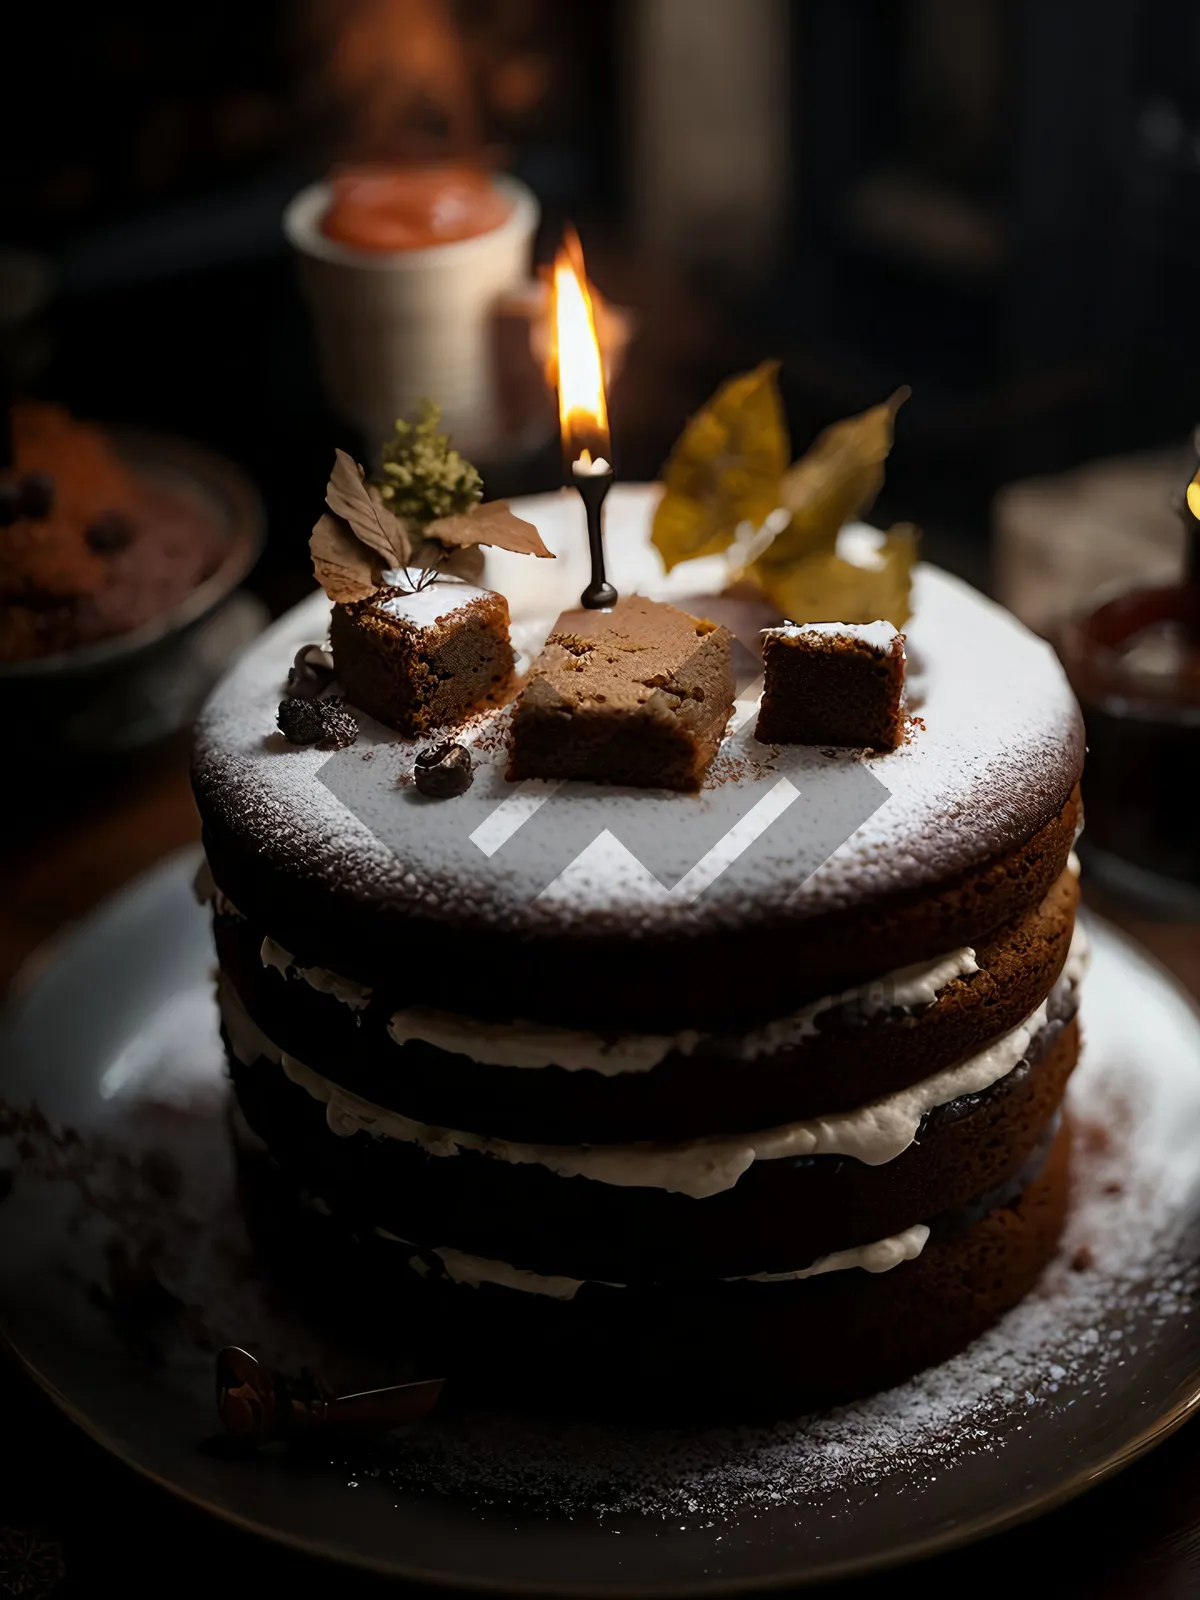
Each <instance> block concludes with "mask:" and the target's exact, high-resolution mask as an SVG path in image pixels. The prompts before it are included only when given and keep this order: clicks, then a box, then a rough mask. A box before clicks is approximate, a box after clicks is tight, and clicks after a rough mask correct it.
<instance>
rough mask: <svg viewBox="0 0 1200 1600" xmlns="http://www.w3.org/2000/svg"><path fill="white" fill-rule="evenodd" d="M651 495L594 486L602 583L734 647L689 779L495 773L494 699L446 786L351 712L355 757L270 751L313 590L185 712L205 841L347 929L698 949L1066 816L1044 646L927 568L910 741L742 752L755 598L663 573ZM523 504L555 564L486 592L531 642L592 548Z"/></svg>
mask: <svg viewBox="0 0 1200 1600" xmlns="http://www.w3.org/2000/svg"><path fill="white" fill-rule="evenodd" d="M654 496H655V490H654V489H652V488H650V487H634V486H629V487H626V488H622V487H621V486H618V487H617V488H616V489H615V490H614V491H613V493H612V495H611V496H610V499H609V519H608V532H607V542H608V552H609V567H610V573H611V575H612V578H613V581H614V582H615V583H616V584H617V585H618V587H619V589H620V590H621V591H622V592H623V593H626V594H628V593H630V592H632V591H634V590H636V589H639V588H640V589H643V590H647V591H649V592H650V593H652V594H654V595H656V596H659V597H661V598H664V599H669V600H675V601H677V602H679V604H681V605H682V606H685V607H687V608H688V609H689V610H692V611H694V612H696V613H698V614H701V615H704V614H706V613H707V614H708V615H710V616H714V617H716V618H718V619H720V620H721V621H723V622H727V623H728V624H729V625H730V626H731V628H732V629H733V631H734V632H735V633H736V634H737V635H738V637H739V638H740V639H741V640H742V643H743V645H745V646H746V650H745V651H744V652H743V667H744V671H743V676H742V679H741V681H740V682H739V690H738V693H739V699H738V703H737V705H736V706H735V714H734V718H733V720H732V723H731V733H730V734H729V735H728V736H727V737H726V740H725V742H724V745H723V747H722V750H721V752H720V754H719V755H718V756H717V758H716V760H715V761H714V763H713V766H712V768H711V769H710V772H709V775H708V778H707V779H706V781H705V785H704V787H703V789H702V790H701V791H700V793H699V794H697V795H687V794H671V793H664V792H661V791H656V790H625V789H621V788H614V787H602V786H599V785H588V784H582V783H570V784H564V785H561V786H555V785H551V784H547V783H544V782H530V783H526V784H513V783H509V782H507V781H506V779H505V777H504V769H505V764H506V751H505V731H506V721H505V719H506V717H507V713H506V712H487V713H484V714H483V715H482V716H480V717H479V718H477V719H475V720H474V721H473V722H472V723H470V724H468V725H467V726H466V727H465V728H464V729H462V730H460V731H459V732H458V734H457V735H456V737H458V738H459V739H460V741H461V742H463V743H465V744H467V745H469V746H470V748H471V750H472V754H473V756H474V759H475V771H476V777H475V781H474V783H473V785H472V787H471V789H470V790H469V791H468V792H467V793H466V794H464V795H461V796H459V797H457V798H455V799H453V800H448V801H428V800H425V799H423V798H422V797H421V796H420V795H418V794H417V792H416V791H415V789H414V788H413V787H412V784H411V771H412V765H413V760H414V757H415V754H416V752H417V750H418V749H419V748H420V747H421V744H422V742H423V741H413V740H408V739H405V738H403V737H401V736H399V735H397V734H394V733H392V732H390V731H389V730H387V729H385V728H383V727H382V726H381V725H379V724H378V723H375V722H373V721H372V720H371V719H370V718H368V717H366V716H364V715H361V714H360V716H359V721H360V724H361V727H362V734H361V736H360V738H359V740H358V742H357V743H356V744H355V745H354V746H353V747H352V748H350V749H348V750H343V751H339V752H337V753H335V754H332V755H330V754H328V753H326V752H321V751H318V750H315V749H293V748H290V747H288V746H286V745H285V744H284V742H283V740H282V739H281V738H280V737H279V736H278V735H277V734H275V733H273V732H272V729H273V727H274V720H275V710H276V705H277V703H278V700H279V696H280V693H281V686H282V684H283V682H284V679H285V677H286V674H287V668H288V666H289V664H290V663H291V661H292V658H293V657H294V655H295V653H296V651H297V649H298V648H299V647H300V646H301V645H303V644H305V643H306V642H319V641H320V640H321V639H323V638H324V636H325V631H326V628H327V625H328V609H329V607H328V602H327V601H326V599H325V598H324V596H322V595H314V596H313V597H312V598H311V599H309V600H308V601H306V602H304V603H303V604H301V605H300V606H298V607H297V608H296V609H295V610H294V611H292V612H290V613H289V614H288V615H287V616H285V617H283V618H282V619H281V620H280V621H279V622H278V623H277V624H276V625H275V626H274V627H273V628H272V629H271V630H270V631H269V632H268V633H267V634H265V635H264V636H263V638H262V639H261V640H260V641H259V642H258V643H257V644H256V645H255V646H254V648H253V649H252V650H251V651H250V652H249V653H248V654H247V655H246V656H245V657H244V658H243V659H242V660H241V661H240V662H239V663H238V665H237V666H236V667H235V668H234V670H233V671H232V673H231V674H230V675H229V677H228V678H227V679H226V680H225V682H224V683H223V684H222V686H221V687H220V688H219V689H218V691H217V693H216V694H215V696H214V697H213V699H212V700H211V702H210V703H209V705H208V707H207V708H206V710H205V712H204V713H203V715H202V716H201V719H200V722H199V726H198V731H197V740H196V758H195V782H196V792H197V798H198V802H199V805H200V809H201V813H202V816H203V818H204V821H205V826H206V829H207V830H208V832H209V834H210V835H211V836H212V837H213V838H214V839H215V840H219V841H220V842H221V843H222V845H223V847H224V848H225V849H226V851H232V852H235V853H237V854H238V855H239V856H242V857H244V859H246V860H247V861H250V862H252V863H253V864H254V868H255V872H256V874H257V875H258V878H259V881H265V880H266V879H267V878H269V877H271V876H272V875H274V874H277V875H278V876H279V878H280V879H281V880H287V882H288V883H289V884H290V885H291V886H292V888H293V890H294V892H295V893H296V894H297V895H299V894H301V893H303V894H304V895H305V896H307V897H308V898H309V899H310V900H315V901H317V902H319V903H325V904H327V906H328V909H329V911H330V913H331V914H334V913H336V915H337V916H340V917H345V918H347V919H351V918H352V919H354V920H355V925H356V926H358V925H360V924H361V919H363V918H364V917H366V918H369V919H370V925H371V926H372V927H377V928H378V930H379V932H380V935H381V937H386V931H387V928H388V927H389V926H392V927H395V926H396V925H397V924H398V923H403V924H408V923H410V922H412V920H413V919H418V920H428V921H430V922H435V923H440V924H443V925H450V926H453V927H456V928H461V929H464V930H467V931H473V932H477V933H487V934H489V935H490V934H495V933H505V934H513V935H525V934H533V935H539V936H551V937H554V938H564V937H566V938H570V937H581V938H589V939H594V938H596V937H603V936H606V935H613V936H619V937H622V938H624V937H628V936H632V937H634V938H636V939H645V938H648V937H655V936H669V937H674V936H680V937H685V938H690V937H692V936H693V935H696V934H704V933H711V932H718V931H722V930H729V929H742V928H746V927H749V926H772V925H776V924H778V923H780V922H781V921H783V922H791V921H793V920H802V919H809V918H812V917H814V916H821V915H823V914H825V913H829V912H838V911H841V910H846V909H851V908H858V907H863V906H869V905H871V904H874V903H877V902H879V901H881V900H884V899H888V898H890V897H894V896H898V895H899V896H905V895H911V894H913V893H920V892H922V891H925V890H929V889H931V888H933V887H935V886H937V885H939V884H945V883H946V882H947V881H948V880H952V879H953V878H954V877H955V876H956V875H957V874H961V873H965V872H967V871H970V870H972V869H974V868H975V867H977V866H978V865H979V864H980V863H982V862H985V861H988V860H990V859H992V858H994V857H996V856H998V855H1000V854H1002V853H1004V852H1007V851H1010V850H1012V849H1014V848H1015V847H1016V846H1017V845H1019V844H1020V843H1022V842H1024V841H1025V840H1026V839H1028V838H1029V837H1030V836H1031V835H1032V834H1033V833H1034V832H1036V831H1037V830H1038V829H1039V828H1040V827H1042V826H1043V825H1044V824H1045V823H1046V822H1047V821H1048V820H1049V819H1050V818H1051V817H1053V816H1054V815H1056V814H1057V812H1058V810H1059V809H1060V807H1061V806H1062V804H1063V802H1064V800H1065V799H1066V797H1067V795H1068V794H1069V793H1070V791H1071V789H1072V787H1073V786H1074V784H1075V783H1076V782H1077V781H1078V777H1079V773H1080V770H1081V767H1082V762H1083V738H1082V728H1081V724H1080V719H1079V714H1078V709H1077V707H1076V705H1075V702H1074V699H1073V697H1072V695H1071V692H1070V689H1069V688H1068V686H1067V683H1066V680H1065V678H1064V676H1063V673H1062V671H1061V668H1060V667H1059V665H1058V662H1057V660H1056V658H1055V656H1054V653H1053V651H1052V650H1051V649H1050V647H1049V645H1047V644H1046V643H1045V642H1044V641H1042V640H1040V639H1037V638H1035V637H1034V636H1033V635H1032V634H1030V633H1029V632H1028V631H1027V630H1026V629H1024V628H1023V627H1022V626H1021V625H1020V624H1019V623H1018V622H1016V621H1015V619H1014V618H1013V617H1011V616H1010V615H1009V614H1008V613H1006V612H1004V611H1002V610H1001V609H1000V608H999V607H998V606H995V605H993V604H992V603H991V602H989V601H988V600H986V599H984V598H983V596H981V595H979V594H978V593H976V592H975V591H974V590H972V589H970V588H968V587H967V586H966V585H965V584H962V583H960V582H958V581H957V580H956V579H954V578H951V577H949V576H948V575H946V574H945V573H942V572H939V571H937V570H936V569H932V568H928V567H924V568H921V569H920V570H919V571H918V574H917V580H916V586H915V603H916V604H915V616H914V619H913V621H912V623H911V624H910V626H909V629H908V630H907V631H908V638H909V657H910V678H909V685H910V709H911V710H912V711H913V712H915V713H916V714H917V715H918V716H919V718H920V723H919V724H918V725H914V726H913V727H912V728H911V729H910V734H909V737H908V739H907V741H906V743H905V744H904V745H902V746H901V748H900V749H898V750H896V751H893V752H890V753H888V754H885V755H879V756H871V757H864V756H862V755H861V754H860V753H858V752H852V751H837V752H832V753H831V752H827V751H823V750H821V749H814V748H808V747H803V746H793V747H790V748H786V749H780V750H778V751H776V750H773V749H772V748H770V747H767V746H762V745H759V744H757V742H756V741H755V740H754V738H753V731H752V730H753V726H754V714H755V711H756V709H757V703H758V694H759V692H760V689H761V682H756V681H755V678H754V674H755V672H756V671H758V670H761V669H760V668H757V667H756V665H755V663H754V653H755V652H756V650H757V646H758V641H759V633H760V630H761V629H762V626H763V623H764V621H765V622H770V621H771V620H772V619H771V618H770V617H769V616H767V617H764V616H763V614H762V611H761V608H759V607H756V606H754V605H753V604H747V605H745V606H743V607H742V608H741V621H740V623H739V621H738V618H737V608H736V606H734V605H733V604H732V603H731V602H730V601H729V600H727V599H720V600H717V599H714V598H712V597H711V596H709V597H705V596H703V594H702V593H701V592H699V591H702V590H703V588H704V587H705V585H706V584H707V585H710V586H712V587H713V588H714V589H715V588H716V587H718V586H719V584H720V582H721V580H722V578H723V567H722V564H721V563H720V562H719V561H716V562H708V561H704V562H693V563H689V564H688V566H687V567H681V568H679V569H677V570H676V572H675V573H674V574H672V575H671V577H670V578H668V579H664V578H663V577H662V575H661V573H660V572H658V571H657V567H658V558H657V555H656V554H655V552H654V551H653V550H652V549H651V548H650V547H649V544H648V531H649V523H650V518H651V515H652V511H653V505H654ZM517 510H518V511H519V512H520V513H521V514H523V515H525V516H528V517H530V518H531V519H532V520H533V521H535V522H536V523H537V525H538V527H539V529H540V530H541V532H542V535H543V537H544V538H545V540H546V543H547V544H548V545H549V547H550V548H551V549H552V550H554V551H556V552H557V553H558V555H559V559H558V560H557V561H555V562H537V563H531V562H528V561H524V560H522V558H521V557H519V556H512V555H509V554H508V553H506V552H490V553H489V557H488V568H487V571H486V573H485V579H484V581H485V582H486V583H488V584H489V586H491V587H494V588H497V589H499V590H500V591H501V592H502V593H505V594H507V596H508V597H509V601H510V609H511V611H512V614H513V621H514V626H513V637H514V643H516V644H517V645H518V648H519V649H523V650H524V651H525V652H526V653H527V654H528V653H530V652H536V651H537V650H538V649H540V647H541V645H542V643H543V642H544V641H545V639H546V637H547V634H548V632H549V630H550V628H551V627H552V626H553V624H554V621H555V619H556V617H557V616H558V615H559V613H560V611H561V609H562V606H563V604H564V602H566V603H568V604H569V603H570V602H571V600H572V599H573V597H574V596H575V595H577V594H578V593H579V590H580V588H581V587H582V586H583V584H584V583H585V582H586V581H587V573H588V565H587V546H586V539H585V537H584V532H583V526H582V507H581V506H580V505H579V503H578V500H577V499H575V497H573V496H572V497H563V496H558V495H548V496H544V497H538V498H537V499H533V500H529V501H526V502H524V503H522V504H521V505H519V506H518V507H517ZM689 568H690V570H688V569H689ZM709 569H711V570H709ZM218 881H219V875H218ZM223 887H225V888H227V889H229V888H231V886H230V885H223ZM289 892H292V890H289ZM244 909H246V910H247V911H250V912H255V911H258V912H259V913H260V914H265V913H266V912H267V911H268V910H269V907H267V906H265V905H264V906H263V907H261V908H257V907H245V908H244Z"/></svg>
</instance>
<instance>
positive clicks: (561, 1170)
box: [219, 928, 1086, 1200]
mask: <svg viewBox="0 0 1200 1600" xmlns="http://www.w3.org/2000/svg"><path fill="white" fill-rule="evenodd" d="M1085 963H1086V938H1085V935H1084V934H1083V932H1082V929H1078V928H1077V930H1076V936H1075V939H1074V940H1073V941H1072V946H1071V952H1070V955H1069V956H1068V961H1067V967H1066V968H1065V969H1064V973H1063V977H1062V978H1061V979H1060V986H1062V985H1067V984H1073V983H1076V982H1078V979H1079V977H1080V975H1081V974H1082V971H1083V968H1084V965H1085ZM219 998H220V1002H221V1010H222V1016H223V1018H224V1021H225V1027H226V1031H227V1033H228V1035H229V1039H230V1043H231V1044H232V1046H233V1050H234V1054H235V1055H236V1056H237V1057H238V1059H239V1060H240V1061H242V1062H243V1063H245V1064H246V1065H251V1064H252V1063H253V1062H254V1061H255V1060H256V1059H257V1058H259V1057H260V1056H261V1057H262V1058H263V1059H264V1060H267V1061H273V1062H276V1063H278V1064H279V1065H280V1066H282V1067H283V1070H284V1072H285V1073H286V1074H287V1076H288V1077H289V1078H290V1079H291V1080H292V1082H293V1083H295V1084H297V1085H298V1086H299V1087H301V1088H303V1089H304V1090H305V1091H306V1093H308V1094H309V1095H311V1096H312V1097H313V1099H314V1100H319V1101H321V1102H322V1103H323V1104H324V1105H325V1108H326V1109H325V1116H326V1121H327V1122H328V1124H329V1127H330V1129H331V1130H332V1131H333V1132H334V1133H336V1134H339V1135H341V1136H343V1137H347V1138H348V1137H350V1136H352V1135H353V1134H355V1133H360V1132H363V1133H370V1134H373V1135H376V1136H380V1137H384V1138H390V1139H398V1140H401V1141H402V1142H404V1143H406V1144H415V1145H417V1146H419V1147H420V1148H421V1149H423V1150H424V1151H426V1153H427V1154H429V1155H433V1156H455V1155H458V1154H460V1153H461V1152H462V1151H476V1152H478V1153H480V1154H482V1155H489V1156H492V1157H494V1158H495V1159H497V1160H500V1161H508V1162H511V1163H512V1164H513V1165H516V1166H540V1167H545V1168H546V1169H547V1170H548V1171H550V1172H553V1173H555V1174H556V1175H557V1176H559V1177H563V1178H574V1177H579V1178H589V1179H591V1180H592V1181H593V1182H595V1183H607V1184H612V1185H614V1186H615V1187H619V1188H636V1189H665V1190H667V1191H669V1192H671V1193H674V1194H686V1195H691V1196H692V1197H693V1198H694V1199H697V1200H701V1199H705V1198H706V1197H707V1196H709V1195H714V1194H721V1193H722V1192H723V1191H725V1190H726V1189H732V1188H733V1187H734V1185H735V1184H736V1183H737V1181H738V1179H739V1178H740V1177H741V1176H742V1174H743V1173H744V1172H746V1171H747V1170H748V1169H749V1168H750V1167H751V1166H752V1165H753V1164H754V1162H755V1161H777V1160H781V1159H783V1158H786V1157H798V1156H812V1155H844V1156H852V1157H853V1158H854V1159H856V1160H858V1161H861V1162H863V1163H864V1164H865V1165H866V1166H872V1167H874V1166H883V1165H884V1164H886V1163H887V1162H889V1161H894V1160H895V1159H896V1157H897V1156H899V1155H902V1154H903V1152H904V1151H905V1150H907V1149H908V1147H909V1145H911V1144H912V1142H913V1140H914V1139H915V1138H916V1135H917V1130H918V1128H919V1127H920V1124H921V1120H922V1118H923V1117H924V1116H925V1115H926V1113H927V1112H929V1111H931V1110H933V1108H934V1107H935V1106H939V1105H945V1104H947V1103H948V1102H949V1101H951V1100H957V1099H958V1098H959V1097H960V1096H962V1095H967V1094H978V1093H980V1092H982V1091H983V1090H984V1089H988V1088H990V1087H991V1086H992V1085H993V1084H994V1083H998V1082H999V1081H1000V1079H1001V1078H1005V1077H1007V1076H1008V1074H1009V1073H1010V1072H1011V1071H1012V1070H1013V1069H1014V1068H1015V1067H1016V1066H1017V1064H1018V1063H1019V1062H1020V1061H1021V1060H1022V1058H1023V1057H1024V1055H1025V1053H1026V1052H1027V1050H1028V1049H1029V1046H1030V1044H1031V1042H1032V1041H1033V1038H1034V1036H1035V1035H1036V1034H1037V1032H1038V1031H1039V1030H1040V1029H1041V1028H1042V1026H1043V1025H1044V1024H1045V1022H1046V1020H1047V1016H1048V1011H1049V1000H1046V1001H1043V1002H1042V1004H1041V1005H1040V1006H1039V1007H1038V1008H1037V1010H1036V1011H1035V1012H1034V1013H1033V1014H1032V1016H1029V1017H1027V1018H1026V1019H1025V1021H1024V1022H1022V1023H1020V1024H1019V1025H1018V1026H1017V1027H1016V1028H1013V1029H1012V1031H1011V1032H1009V1033H1007V1034H1005V1035H1004V1036H1003V1037H1002V1038H1000V1039H997V1040H996V1041H994V1042H993V1043H992V1044H991V1045H989V1046H988V1047H987V1049H986V1050H983V1051H981V1052H980V1053H979V1054H978V1055H976V1056H972V1057H971V1058H970V1060H968V1061H964V1062H960V1063H959V1064H958V1065H957V1066H954V1067H949V1068H947V1069H946V1070H945V1071H943V1072H939V1073H935V1074H934V1075H933V1076H932V1077H929V1078H925V1079H923V1080H922V1081H921V1082H920V1083H916V1084H913V1085H911V1086H910V1087H909V1088H906V1089H901V1090H900V1091H898V1092H897V1093H896V1094H892V1095H888V1096H885V1097H884V1098H882V1099H880V1100H875V1101H872V1102H871V1103H870V1104H868V1105H865V1106H860V1107H859V1108H858V1109H857V1110H855V1111H849V1112H839V1113H836V1114H834V1115H831V1116H828V1117H814V1118H809V1119H806V1120H804V1121H801V1122H792V1123H786V1124H784V1125H782V1126H780V1127H775V1128H766V1129H763V1130H762V1131H760V1132H758V1133H751V1134H742V1133H739V1134H729V1135H720V1136H713V1137H709V1138H704V1139H693V1140H689V1141H687V1142H685V1143H682V1144H665V1143H654V1142H650V1141H645V1142H637V1143H630V1144H605V1145H551V1144H527V1143H524V1142H521V1141H519V1140H513V1139H498V1138H491V1137H489V1136H488V1135H486V1134H478V1133H471V1132H467V1131H465V1130H461V1129H453V1128H435V1127H431V1126H429V1125H428V1124H427V1123H422V1122H417V1121H415V1120H414V1119H413V1118H411V1117H406V1116H404V1115H403V1114H402V1113H400V1112H398V1111H390V1110H387V1109H386V1108H384V1107H382V1106H377V1105H374V1104H372V1103H371V1102H370V1101H368V1100H363V1099H361V1098H360V1097H359V1096H358V1095H355V1094H351V1093H350V1092H349V1091H348V1090H346V1089H343V1088H341V1087H340V1086H339V1085H337V1084H335V1083H332V1082H330V1080H329V1079H328V1078H325V1077H322V1076H321V1074H320V1073H318V1072H314V1071H313V1070H312V1068H311V1067H308V1066H306V1065H305V1064H304V1063H303V1062H302V1061H299V1060H297V1059H296V1057H294V1056H290V1055H288V1054H287V1053H286V1052H285V1051H283V1050H281V1049H280V1048H279V1046H278V1045H276V1044H274V1043H273V1042H272V1041H271V1040H270V1039H268V1038H267V1037H266V1035H265V1034H264V1033H263V1032H262V1030H261V1029H260V1028H259V1027H258V1025H257V1024H256V1023H255V1022H253V1021H252V1019H251V1018H250V1017H249V1016H248V1015H247V1013H246V1011H245V1008H244V1007H243V1005H242V1003H241V1000H240V999H239V997H238V995H237V993H236V991H235V990H234V989H233V987H232V985H231V984H230V983H229V981H228V979H227V978H226V977H225V976H224V975H222V977H221V979H220V982H219Z"/></svg>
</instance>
